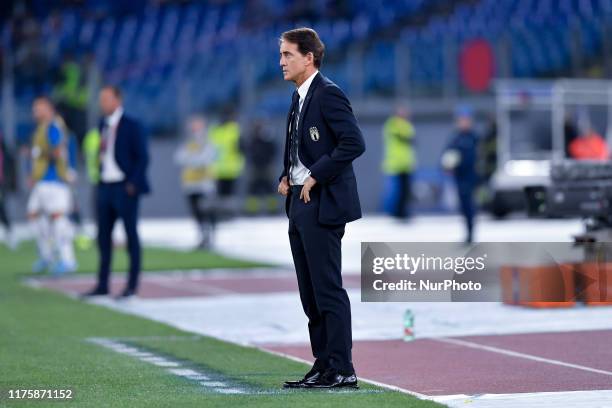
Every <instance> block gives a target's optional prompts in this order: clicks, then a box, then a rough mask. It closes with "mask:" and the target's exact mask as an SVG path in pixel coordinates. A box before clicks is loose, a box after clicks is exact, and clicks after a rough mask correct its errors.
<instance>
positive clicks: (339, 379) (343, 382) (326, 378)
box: [308, 368, 359, 388]
mask: <svg viewBox="0 0 612 408" xmlns="http://www.w3.org/2000/svg"><path fill="white" fill-rule="evenodd" d="M308 388H359V385H358V384H357V376H356V375H355V373H353V374H349V375H344V374H340V373H339V372H338V371H337V370H335V369H333V368H330V369H328V370H327V371H325V373H323V375H321V376H320V377H319V378H318V379H317V380H316V381H313V382H311V383H309V384H308Z"/></svg>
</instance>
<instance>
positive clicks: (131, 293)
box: [115, 288, 136, 300]
mask: <svg viewBox="0 0 612 408" xmlns="http://www.w3.org/2000/svg"><path fill="white" fill-rule="evenodd" d="M134 296H136V290H134V289H129V288H126V289H125V290H124V291H123V292H121V294H120V295H119V296H117V297H116V298H115V299H117V300H127V299H130V298H132V297H134Z"/></svg>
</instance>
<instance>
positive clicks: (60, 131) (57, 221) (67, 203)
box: [27, 96, 77, 274]
mask: <svg viewBox="0 0 612 408" xmlns="http://www.w3.org/2000/svg"><path fill="white" fill-rule="evenodd" d="M32 113H33V116H34V120H35V121H36V124H37V127H36V130H35V132H34V136H33V137H32V146H31V149H30V152H31V175H30V184H31V185H32V191H31V193H30V198H29V200H28V206H27V210H28V218H29V219H30V222H31V224H32V227H33V229H34V231H35V235H36V242H37V246H38V256H39V259H38V260H37V261H36V263H35V264H34V267H33V270H34V272H35V273H40V272H43V271H45V270H50V271H51V272H52V273H53V274H64V273H68V272H74V271H75V270H76V269H77V264H76V259H75V256H74V249H73V246H72V240H73V235H74V231H73V226H72V224H71V222H70V220H69V218H68V216H69V214H70V212H71V210H72V205H73V203H72V194H71V192H70V186H69V183H71V182H72V181H74V179H75V176H74V174H73V171H72V169H71V168H70V165H69V159H68V130H67V128H66V125H65V124H64V123H63V121H62V120H61V118H59V117H58V116H57V115H56V113H55V108H54V106H53V104H52V102H51V101H50V100H49V99H48V98H47V97H44V96H42V97H38V98H36V99H35V100H34V103H33V105H32Z"/></svg>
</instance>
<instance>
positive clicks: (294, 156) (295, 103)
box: [290, 91, 300, 174]
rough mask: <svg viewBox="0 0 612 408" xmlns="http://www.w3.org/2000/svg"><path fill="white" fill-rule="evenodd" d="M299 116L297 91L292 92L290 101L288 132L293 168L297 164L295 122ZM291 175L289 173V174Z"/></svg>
mask: <svg viewBox="0 0 612 408" xmlns="http://www.w3.org/2000/svg"><path fill="white" fill-rule="evenodd" d="M299 114H300V94H299V93H298V91H295V92H293V98H292V99H291V132H290V136H291V137H290V153H291V155H290V158H291V165H292V166H295V165H296V164H297V162H298V152H297V150H298V142H299V138H298V132H297V122H298V115H299ZM290 174H291V173H290Z"/></svg>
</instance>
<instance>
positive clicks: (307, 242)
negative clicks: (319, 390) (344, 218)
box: [289, 186, 354, 375]
mask: <svg viewBox="0 0 612 408" xmlns="http://www.w3.org/2000/svg"><path fill="white" fill-rule="evenodd" d="M300 190H301V186H293V187H291V193H290V196H289V200H290V202H289V243H290V244H291V252H292V254H293V262H294V264H295V271H296V273H297V280H298V287H299V291H300V299H301V301H302V307H303V308H304V312H305V313H306V316H307V317H308V331H309V334H310V345H311V348H312V354H313V356H314V357H315V358H316V361H315V367H316V368H318V369H321V370H325V369H327V368H334V369H336V370H338V371H339V372H340V373H342V374H346V375H348V374H352V373H354V368H353V364H352V357H351V348H352V345H353V344H352V334H351V305H350V302H349V298H348V295H347V293H346V290H344V288H343V287H342V275H341V274H340V271H341V254H342V252H341V240H342V237H343V235H344V226H345V224H341V225H323V224H320V223H319V222H318V214H319V197H320V190H319V187H318V186H315V188H314V189H313V190H311V193H310V197H311V201H310V202H309V203H307V204H306V203H304V201H302V200H300V199H299V197H300Z"/></svg>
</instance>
